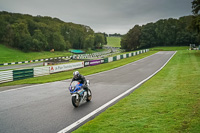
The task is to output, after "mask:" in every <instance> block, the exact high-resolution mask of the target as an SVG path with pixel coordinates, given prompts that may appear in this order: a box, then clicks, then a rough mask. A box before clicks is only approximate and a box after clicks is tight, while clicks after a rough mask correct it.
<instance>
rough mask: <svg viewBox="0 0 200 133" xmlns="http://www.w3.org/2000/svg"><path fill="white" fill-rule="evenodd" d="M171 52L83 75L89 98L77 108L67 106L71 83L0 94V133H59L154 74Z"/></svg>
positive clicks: (39, 86)
mask: <svg viewBox="0 0 200 133" xmlns="http://www.w3.org/2000/svg"><path fill="white" fill-rule="evenodd" d="M174 53H175V52H174V51H162V52H158V53H156V54H154V55H152V56H149V57H147V58H144V59H142V60H139V61H136V62H133V63H130V64H128V65H125V66H123V67H120V68H117V69H113V70H110V71H106V72H102V73H98V74H94V75H89V76H86V79H89V80H90V82H91V85H90V89H91V91H92V94H93V97H92V101H91V102H89V103H86V104H82V105H81V106H80V107H78V108H74V107H73V105H72V103H71V95H70V94H69V91H68V86H69V83H70V81H71V80H64V81H58V82H52V83H46V84H39V85H33V86H26V87H22V88H16V89H12V90H8V91H1V92H0V101H1V102H0V132H1V133H28V132H33V133H56V132H59V131H61V130H62V129H64V128H66V127H67V126H69V125H71V124H72V123H74V122H76V121H78V120H79V119H81V118H83V117H84V116H86V115H87V114H89V113H91V112H92V111H94V110H96V109H97V108H99V107H100V106H102V105H104V104H105V103H107V102H109V101H110V100H112V99H113V98H115V97H117V96H118V95H120V94H122V93H123V92H125V91H127V90H129V89H130V88H132V87H133V86H135V85H137V84H138V83H140V82H141V81H143V80H144V79H146V78H147V77H149V76H150V75H152V74H153V73H155V72H156V71H157V70H159V69H160V68H161V67H162V66H163V65H164V64H165V63H166V62H167V61H168V60H169V59H170V57H172V56H173V55H174ZM93 117H94V116H93ZM93 117H92V118H93ZM90 119H91V118H90ZM81 124H83V123H81ZM81 124H80V125H81ZM75 128H77V127H75ZM75 128H74V129H75Z"/></svg>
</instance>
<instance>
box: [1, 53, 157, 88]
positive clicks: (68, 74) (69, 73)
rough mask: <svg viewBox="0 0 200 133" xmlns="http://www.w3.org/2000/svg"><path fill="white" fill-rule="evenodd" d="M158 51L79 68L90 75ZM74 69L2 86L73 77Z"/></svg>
mask: <svg viewBox="0 0 200 133" xmlns="http://www.w3.org/2000/svg"><path fill="white" fill-rule="evenodd" d="M156 52H157V51H151V52H147V53H143V54H140V55H136V56H133V57H130V58H126V59H122V60H118V61H114V62H111V63H105V64H100V65H97V66H90V67H85V68H81V69H78V71H79V72H80V73H81V74H83V75H90V74H93V73H98V72H102V71H106V70H110V69H113V68H116V67H120V66H122V65H125V64H128V63H131V62H133V61H136V60H139V59H142V58H144V57H147V56H150V55H152V54H154V53H156ZM73 71H74V70H71V71H66V72H60V73H55V74H51V75H47V76H41V77H35V78H28V79H24V80H18V81H13V82H7V83H2V84H0V87H2V86H11V85H20V84H39V83H47V82H53V81H60V80H65V79H71V78H72V73H73Z"/></svg>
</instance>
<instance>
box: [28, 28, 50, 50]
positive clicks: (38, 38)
mask: <svg viewBox="0 0 200 133" xmlns="http://www.w3.org/2000/svg"><path fill="white" fill-rule="evenodd" d="M47 46H48V43H47V39H46V37H45V35H44V34H43V33H42V32H41V30H34V34H33V42H32V48H31V49H32V50H33V51H42V50H43V49H46V48H47Z"/></svg>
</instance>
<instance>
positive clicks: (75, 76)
mask: <svg viewBox="0 0 200 133" xmlns="http://www.w3.org/2000/svg"><path fill="white" fill-rule="evenodd" d="M73 75H74V78H75V79H77V78H78V77H79V75H80V74H79V72H78V71H75V72H74V73H73Z"/></svg>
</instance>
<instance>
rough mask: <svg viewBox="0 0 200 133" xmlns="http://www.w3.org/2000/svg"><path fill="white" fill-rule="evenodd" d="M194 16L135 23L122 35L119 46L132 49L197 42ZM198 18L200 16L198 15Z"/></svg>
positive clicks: (197, 35)
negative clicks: (193, 26) (143, 23)
mask: <svg viewBox="0 0 200 133" xmlns="http://www.w3.org/2000/svg"><path fill="white" fill-rule="evenodd" d="M193 19H194V16H184V17H181V18H179V19H174V18H169V19H161V20H158V21H157V22H155V23H148V24H146V25H142V26H139V25H135V26H134V27H133V28H132V29H130V30H129V32H128V33H127V34H126V35H124V36H123V37H122V40H121V47H122V48H123V49H126V50H127V51H128V50H134V49H138V48H145V47H155V46H189V44H193V43H195V44H198V42H199V41H200V38H199V37H200V36H199V34H198V32H197V31H196V30H195V29H194V28H192V25H193V24H192V23H193V22H194V20H193ZM198 19H200V17H198Z"/></svg>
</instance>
